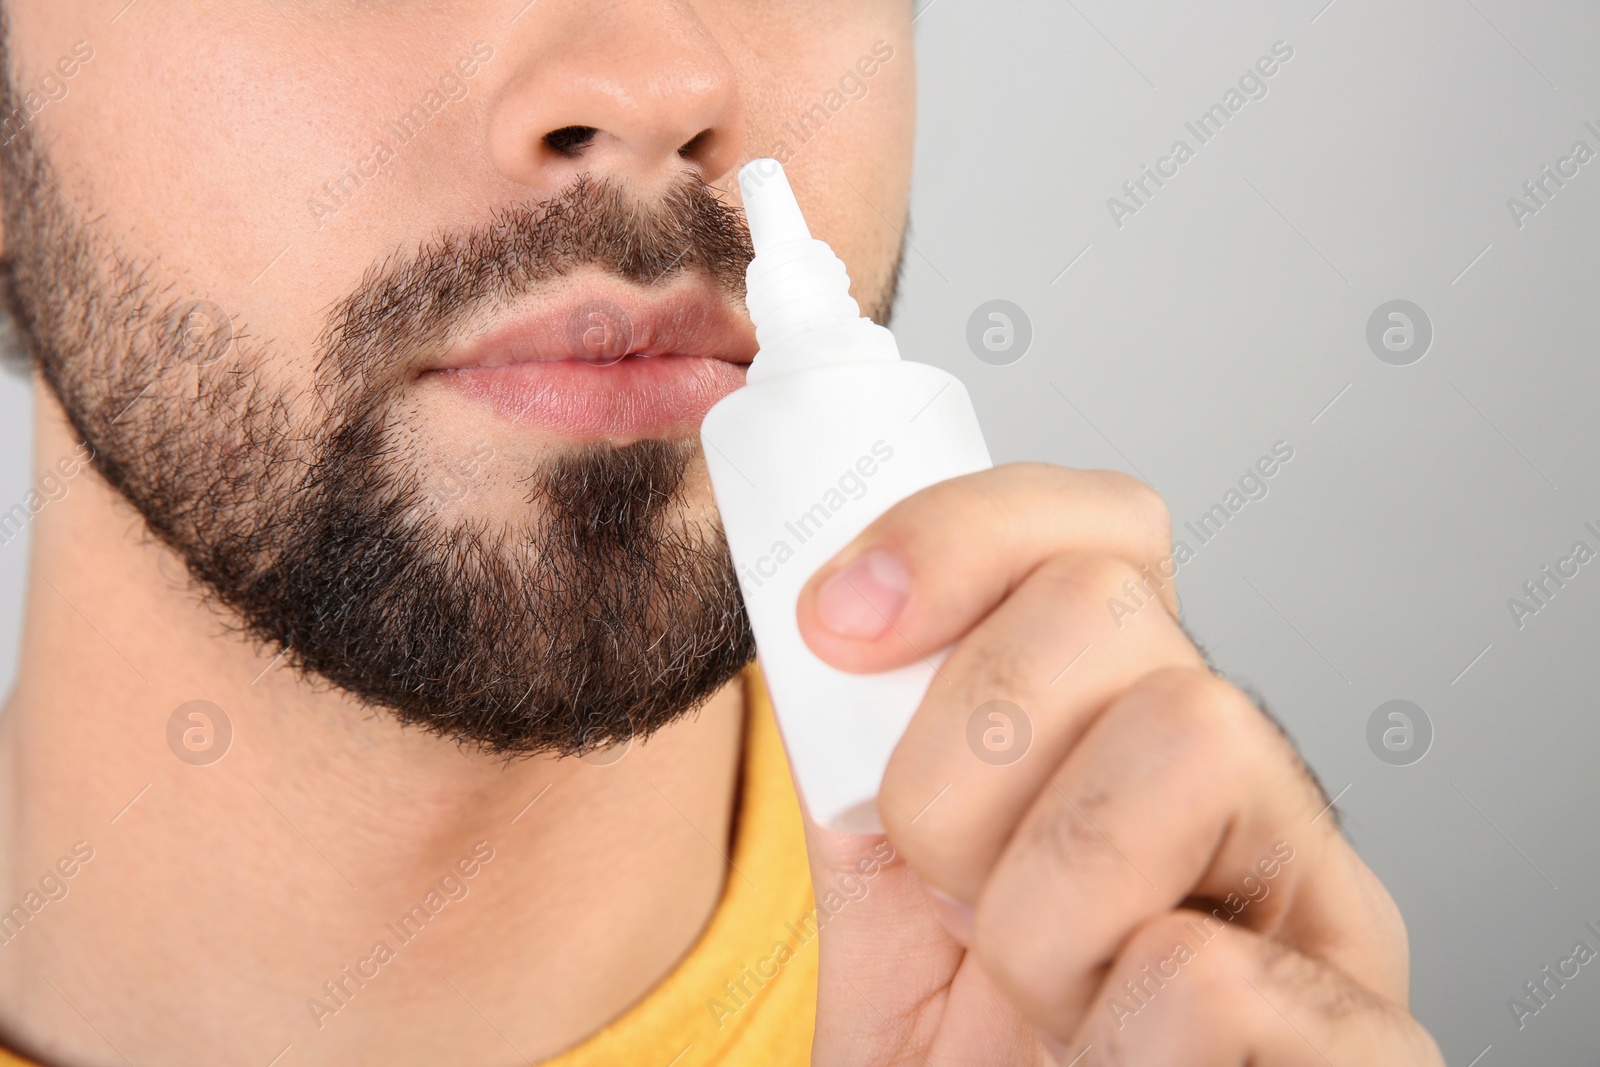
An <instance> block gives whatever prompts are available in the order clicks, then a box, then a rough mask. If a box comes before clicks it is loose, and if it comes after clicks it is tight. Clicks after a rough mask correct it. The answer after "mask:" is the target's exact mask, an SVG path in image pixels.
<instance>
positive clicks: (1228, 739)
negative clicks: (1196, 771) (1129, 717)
mask: <svg viewBox="0 0 1600 1067" xmlns="http://www.w3.org/2000/svg"><path fill="white" fill-rule="evenodd" d="M1120 703H1121V704H1122V705H1123V707H1124V709H1126V710H1128V711H1130V712H1132V713H1133V714H1134V716H1136V718H1137V721H1138V722H1139V723H1140V725H1141V727H1142V732H1143V733H1145V734H1147V735H1148V736H1149V738H1150V740H1151V743H1152V744H1153V745H1155V746H1158V748H1159V750H1160V751H1163V752H1166V753H1168V754H1170V755H1171V756H1172V757H1174V758H1175V759H1177V760H1180V761H1182V762H1185V763H1188V764H1190V765H1192V766H1196V767H1201V766H1203V767H1206V768H1207V769H1208V773H1215V772H1216V771H1219V770H1220V771H1227V770H1230V769H1243V767H1244V766H1245V765H1247V764H1248V762H1249V760H1248V757H1249V756H1250V755H1252V754H1254V753H1256V752H1258V751H1259V749H1260V743H1261V739H1262V736H1263V732H1262V721H1261V715H1260V713H1259V712H1258V711H1257V710H1256V709H1255V706H1254V705H1252V704H1251V703H1250V702H1249V700H1248V699H1247V698H1246V697H1245V696H1244V694H1243V693H1241V692H1239V690H1238V689H1236V688H1235V687H1234V686H1233V685H1232V684H1230V683H1229V682H1227V681H1225V680H1223V679H1221V678H1218V677H1217V676H1216V675H1214V674H1212V673H1210V672H1209V671H1206V670H1202V669H1200V668H1194V667H1172V668H1167V669H1164V670H1161V671H1156V672H1154V673H1152V674H1150V675H1147V676H1146V677H1145V678H1143V679H1141V680H1140V681H1139V682H1137V683H1136V684H1135V685H1134V687H1133V688H1132V689H1130V690H1129V691H1128V692H1126V693H1125V694H1124V695H1123V697H1122V698H1121V700H1120Z"/></svg>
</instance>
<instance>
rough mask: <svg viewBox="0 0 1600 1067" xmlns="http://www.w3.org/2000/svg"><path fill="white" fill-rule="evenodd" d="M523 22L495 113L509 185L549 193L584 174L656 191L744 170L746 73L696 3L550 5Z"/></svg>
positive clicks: (495, 138) (641, 0)
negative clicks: (692, 176)
mask: <svg viewBox="0 0 1600 1067" xmlns="http://www.w3.org/2000/svg"><path fill="white" fill-rule="evenodd" d="M522 23H523V24H524V25H525V28H524V26H523V25H519V29H522V32H523V34H525V38H524V40H525V41H526V42H527V43H526V44H525V45H522V46H519V47H517V48H514V49H512V51H511V55H512V56H513V57H514V59H515V62H516V64H517V65H516V66H515V68H514V69H513V70H512V73H511V75H510V78H509V80H508V81H507V82H506V83H505V84H504V87H503V88H502V90H501V91H500V93H499V94H498V96H497V98H496V100H495V101H494V104H493V105H492V110H491V113H490V116H489V151H490V155H491V157H492V158H493V160H494V165H495V166H496V167H497V168H498V169H499V171H500V173H501V174H502V175H504V176H505V177H507V178H509V179H511V180H512V181H514V182H517V183H519V184H521V185H524V186H527V187H529V189H531V190H533V191H536V192H538V193H540V194H544V195H548V194H551V193H554V192H556V191H558V190H559V189H561V188H563V187H564V186H566V185H567V184H568V183H570V182H571V181H572V179H573V178H575V177H576V176H577V175H578V174H580V173H590V174H593V175H594V176H596V177H604V178H616V179H621V180H623V181H626V182H627V183H629V184H632V185H634V186H635V187H636V188H640V189H643V190H648V189H650V188H652V187H660V186H663V185H665V184H666V183H668V182H670V181H671V180H673V179H675V178H680V177H681V175H682V174H683V173H684V172H685V171H688V170H692V171H694V172H697V173H698V175H699V177H700V178H701V180H703V181H705V182H707V183H708V184H709V183H713V182H715V181H717V180H718V179H719V178H722V177H724V176H725V175H727V174H729V173H730V172H731V171H732V170H733V169H734V168H735V167H736V166H737V164H738V161H739V157H740V153H741V152H742V151H743V150H744V138H745V131H744V111H743V107H742V104H741V100H740V94H739V83H738V71H737V70H736V69H735V68H734V66H733V64H732V63H731V62H730V61H729V59H728V57H727V55H726V54H725V53H724V52H723V51H722V48H721V46H720V45H719V44H718V43H717V42H716V40H715V39H714V38H713V37H712V36H711V33H710V31H709V29H708V28H707V27H706V26H705V25H704V23H702V22H701V21H700V20H699V18H698V16H696V15H695V13H694V12H693V11H692V10H690V9H689V5H688V4H687V3H682V4H680V3H678V2H676V0H665V2H663V0H636V2H618V3H608V4H596V3H593V2H592V0H576V2H575V3H569V4H562V3H551V2H549V0H546V2H545V3H540V4H536V5H534V7H533V8H532V9H530V10H529V11H528V12H527V15H526V16H525V17H524V18H523V20H522Z"/></svg>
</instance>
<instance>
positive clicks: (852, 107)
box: [747, 2, 916, 306]
mask: <svg viewBox="0 0 1600 1067" xmlns="http://www.w3.org/2000/svg"><path fill="white" fill-rule="evenodd" d="M909 13H910V5H907V4H898V3H896V4H884V3H877V2H867V3H861V4H858V5H852V7H851V8H850V10H849V12H848V14H846V11H845V9H844V8H842V7H840V8H835V7H833V6H830V7H829V12H828V14H827V17H826V18H825V19H822V21H820V22H817V21H812V22H808V23H806V24H804V25H803V26H802V25H800V24H798V23H797V24H795V25H794V26H790V27H773V26H768V27H763V28H762V29H761V30H760V31H759V32H760V33H761V34H763V35H766V36H767V38H768V39H769V40H771V41H774V42H779V44H777V45H774V46H771V47H770V50H767V49H764V51H768V54H769V55H782V56H783V57H785V58H784V60H783V65H782V66H777V65H775V64H773V63H770V62H769V63H768V68H769V75H768V80H769V84H770V86H771V87H772V89H771V91H770V92H769V93H768V94H766V95H763V96H762V97H761V98H759V100H757V101H756V102H755V103H753V104H751V105H749V106H748V108H747V114H748V116H749V122H750V129H749V133H748V137H749V144H748V149H747V154H748V155H750V156H756V155H762V154H766V155H773V156H776V157H777V158H779V159H780V160H783V162H784V164H785V170H786V171H787V172H788V174H789V178H790V181H791V182H792V183H793V184H794V186H795V191H796V193H797V195H798V196H799V197H800V201H801V205H802V207H803V208H804V209H805V212H806V219H807V222H808V223H809V224H810V226H811V230H812V232H813V233H814V234H816V236H818V237H820V238H822V239H823V240H825V241H827V242H828V243H829V244H830V245H832V246H833V249H834V251H835V252H836V253H838V255H839V257H840V258H841V259H843V260H844V262H845V265H846V266H847V267H848V268H849V271H850V278H851V282H852V291H853V293H854V295H855V297H856V299H857V300H858V301H860V302H861V303H862V304H863V305H864V306H869V305H873V304H876V303H878V302H879V301H880V300H881V298H882V297H883V295H884V294H886V293H887V292H888V290H889V288H890V286H891V284H892V280H893V270H894V265H895V260H896V257H897V256H898V254H899V250H900V242H901V237H900V232H899V231H900V230H902V229H903V228H904V224H905V214H906V204H907V198H908V195H909V183H910V175H911V156H912V144H913V135H914V132H915V130H914V127H915V99H916V58H915V52H914V49H913V45H912V37H911V33H910V22H909ZM810 14H811V16H812V17H813V18H821V16H820V15H818V14H817V13H816V12H811V13H810ZM817 25H827V26H828V27H829V31H828V32H827V33H826V34H822V35H818V34H817V32H816V26H817ZM754 32H755V31H752V33H754ZM886 48H888V49H892V50H893V54H892V56H891V57H890V58H889V59H887V60H885V59H883V58H882V55H883V53H884V50H885V49H886ZM874 49H877V54H876V55H875V54H874ZM864 59H868V60H871V62H872V63H873V64H874V66H875V69H874V72H873V74H872V76H871V77H870V78H867V77H862V76H861V72H860V67H859V64H860V63H861V62H862V61H863V60H864ZM852 74H853V75H854V77H855V78H856V79H858V80H859V83H860V85H861V86H862V87H863V88H862V89H857V90H856V97H855V98H854V99H852V98H851V97H850V95H849V94H848V93H847V92H846V91H845V88H842V87H841V83H842V82H846V81H847V80H848V79H847V75H852ZM850 84H854V83H850ZM863 90H864V91H863ZM830 93H831V95H830ZM830 104H832V105H834V107H833V109H831V110H830V108H829V105H830ZM841 179H843V180H841ZM852 187H853V188H852Z"/></svg>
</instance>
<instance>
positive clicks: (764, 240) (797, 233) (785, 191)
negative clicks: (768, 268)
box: [739, 159, 811, 256]
mask: <svg viewBox="0 0 1600 1067" xmlns="http://www.w3.org/2000/svg"><path fill="white" fill-rule="evenodd" d="M739 192H740V194H741V195H742V196H743V197H744V213H745V217H746V218H747V219H748V220H749V223H750V241H751V243H752V244H754V245H755V246H756V255H758V256H761V255H766V254H767V253H769V252H771V251H773V250H774V249H776V248H778V247H779V246H780V245H784V244H788V243H789V242H790V241H809V240H811V230H810V228H809V227H807V226H806V217H805V216H804V215H803V214H801V213H800V202H799V201H798V200H796V199H795V197H794V189H792V188H790V186H789V176H788V175H787V174H785V173H784V172H783V164H781V163H779V162H778V161H777V160H776V159H757V160H754V161H753V162H751V163H749V164H747V165H746V166H745V167H744V169H743V170H741V171H740V172H739Z"/></svg>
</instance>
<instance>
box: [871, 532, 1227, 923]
mask: <svg viewBox="0 0 1600 1067" xmlns="http://www.w3.org/2000/svg"><path fill="white" fill-rule="evenodd" d="M1136 573H1137V572H1136V571H1135V570H1134V568H1133V566H1132V565H1131V564H1129V563H1127V562H1125V561H1124V560H1122V559H1120V558H1118V557H1113V556H1104V555H1101V556H1086V555H1072V556H1058V557H1056V558H1055V559H1052V560H1050V561H1048V562H1046V563H1044V564H1042V565H1040V566H1039V567H1038V568H1036V569H1035V570H1034V571H1033V572H1032V573H1031V574H1029V575H1028V577H1027V578H1026V579H1025V580H1024V581H1023V582H1022V584H1021V585H1020V586H1019V587H1018V588H1017V589H1016V590H1015V591H1014V592H1013V593H1012V595H1011V596H1010V597H1009V598H1008V599H1007V600H1006V601H1005V603H1003V604H1002V605H1000V606H999V607H998V608H996V609H995V610H994V611H993V612H991V613H990V615H989V616H988V617H987V618H985V619H984V620H983V621H982V622H981V623H979V624H978V626H977V627H976V628H975V629H974V630H973V631H972V632H971V633H970V634H969V635H968V636H967V637H966V638H964V639H963V640H962V641H961V642H960V643H959V644H958V645H957V646H956V647H955V649H954V650H953V651H952V652H951V655H950V657H949V658H948V659H947V660H946V661H945V663H944V664H943V666H942V667H941V668H940V671H939V674H938V675H937V676H936V677H935V679H934V681H933V683H932V685H931V686H930V687H929V691H928V694H927V697H926V698H925V699H924V701H923V703H922V705H921V707H920V708H919V709H918V710H917V713H916V715H915V716H913V718H912V720H911V722H910V724H909V725H908V727H907V730H906V732H905V735H904V736H903V737H902V738H901V741H900V743H899V745H898V746H897V747H896V749H895V752H894V755H893V757H892V758H891V759H890V762H889V766H888V768H887V771H886V773H885V776H884V781H883V785H882V788H881V790H880V792H879V796H878V811H879V815H880V817H881V818H882V819H883V823H884V826H885V827H886V828H887V829H888V830H889V832H890V834H891V835H892V836H893V839H894V840H895V842H896V844H897V845H898V846H899V847H901V848H902V850H903V851H904V852H905V854H906V856H907V858H908V859H909V860H910V862H911V863H912V865H913V866H914V867H915V868H916V869H917V871H918V873H920V874H921V875H922V877H923V878H924V879H926V880H927V881H929V882H930V883H931V884H932V885H934V886H935V887H936V888H938V889H941V890H943V891H944V892H946V893H948V894H951V895H953V896H955V897H957V898H959V899H961V900H964V901H967V902H969V903H970V902H972V901H974V900H976V899H977V897H978V892H979V889H980V888H981V886H982V885H983V882H984V880H985V879H986V878H987V877H988V874H989V871H990V869H991V868H992V867H993V865H994V862H995V860H996V859H997V858H998V856H999V854H1000V850H1001V849H1002V848H1003V847H1004V846H1005V844H1006V841H1007V840H1008V839H1009V837H1010V835H1011V832H1012V830H1013V828H1015V827H1016V825H1017V824H1018V822H1019V821H1021V819H1022V816H1023V814H1024V813H1025V812H1026V811H1027V809H1028V807H1029V806H1030V805H1031V804H1032V803H1033V802H1034V799H1035V797H1037V796H1038V795H1039V793H1040V791H1041V790H1044V789H1045V788H1046V786H1047V783H1048V782H1049V781H1050V779H1051V777H1052V776H1053V775H1054V774H1055V773H1056V770H1057V768H1058V766H1059V765H1060V763H1061V761H1062V760H1063V759H1065V758H1066V755H1067V752H1068V751H1069V750H1070V749H1071V747H1072V746H1073V745H1074V744H1076V743H1078V741H1079V739H1080V738H1081V737H1082V736H1083V734H1084V731H1085V730H1087V729H1088V728H1089V726H1090V724H1091V722H1092V721H1093V719H1094V717H1095V716H1097V715H1098V714H1100V712H1101V711H1102V710H1103V709H1104V708H1105V707H1106V705H1108V704H1109V703H1110V702H1111V700H1112V699H1113V698H1114V697H1115V696H1116V695H1117V694H1118V693H1120V692H1122V691H1123V690H1125V689H1127V688H1128V687H1129V686H1131V685H1133V684H1134V683H1135V682H1137V681H1138V679H1139V678H1141V677H1143V676H1144V675H1145V674H1147V673H1149V672H1150V671H1151V670H1154V669H1159V668H1162V667H1169V666H1171V667H1191V668H1199V667H1200V666H1201V660H1200V656H1199V653H1198V652H1196V651H1195V649H1194V647H1193V646H1192V645H1191V644H1190V643H1189V640H1188V638H1187V637H1185V636H1184V634H1183V632H1182V630H1181V629H1180V628H1179V627H1178V625H1177V623H1176V622H1175V621H1174V620H1173V618H1172V616H1170V615H1169V614H1168V613H1167V612H1165V611H1163V610H1161V609H1160V608H1152V609H1151V610H1149V611H1146V612H1140V613H1137V614H1135V615H1133V616H1129V617H1126V618H1119V617H1117V616H1114V615H1113V614H1112V612H1111V611H1109V610H1108V609H1107V607H1106V600H1107V598H1108V597H1110V596H1112V595H1113V594H1114V593H1115V592H1116V591H1117V590H1118V589H1120V587H1121V585H1122V583H1123V582H1124V581H1126V580H1128V577H1129V576H1130V575H1134V574H1136ZM1169 903H1175V901H1173V902H1169Z"/></svg>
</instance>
